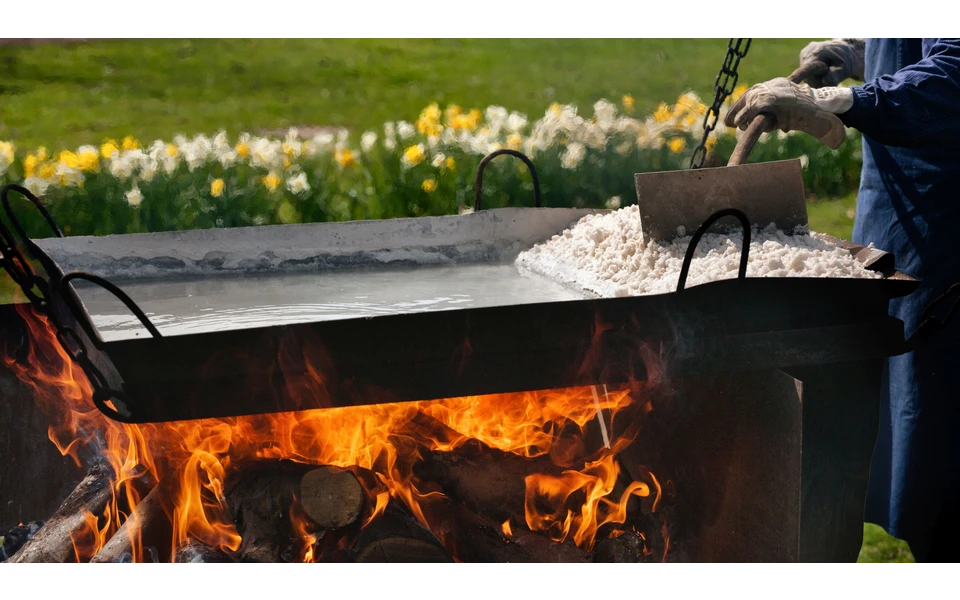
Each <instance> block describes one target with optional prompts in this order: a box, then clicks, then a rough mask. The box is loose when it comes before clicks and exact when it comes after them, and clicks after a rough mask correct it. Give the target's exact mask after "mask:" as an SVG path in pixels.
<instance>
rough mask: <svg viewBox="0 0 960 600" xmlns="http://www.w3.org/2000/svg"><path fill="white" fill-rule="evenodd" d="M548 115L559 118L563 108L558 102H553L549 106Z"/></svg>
mask: <svg viewBox="0 0 960 600" xmlns="http://www.w3.org/2000/svg"><path fill="white" fill-rule="evenodd" d="M549 110H550V114H551V115H553V116H554V117H559V116H560V115H561V114H562V113H563V108H562V107H561V106H560V103H559V102H554V103H553V104H551V105H550V109H549Z"/></svg>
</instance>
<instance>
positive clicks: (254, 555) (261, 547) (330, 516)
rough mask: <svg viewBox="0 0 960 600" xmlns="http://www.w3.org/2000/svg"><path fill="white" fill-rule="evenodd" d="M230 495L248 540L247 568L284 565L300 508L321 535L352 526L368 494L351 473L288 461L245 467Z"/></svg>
mask: <svg viewBox="0 0 960 600" xmlns="http://www.w3.org/2000/svg"><path fill="white" fill-rule="evenodd" d="M224 494H225V496H226V498H227V505H228V506H229V508H230V510H231V512H232V514H233V519H234V522H235V523H236V526H237V531H238V532H239V533H240V537H241V539H242V542H241V545H240V549H239V555H240V559H241V560H242V561H247V562H276V561H278V560H280V559H281V553H282V551H283V549H284V548H285V547H286V546H287V545H288V542H289V540H290V538H291V535H292V533H291V528H290V506H291V505H292V504H293V503H294V502H298V503H300V505H301V508H302V509H303V512H304V513H305V514H306V516H307V518H308V519H310V520H311V521H312V522H313V524H314V525H315V526H316V528H318V529H321V528H337V527H344V526H346V525H349V524H350V523H353V522H354V521H355V520H356V519H357V516H358V515H359V514H360V511H361V509H362V508H363V490H362V489H361V487H360V484H359V483H358V482H357V479H356V477H355V476H354V475H353V473H351V472H350V471H346V470H342V469H337V468H335V467H326V466H316V465H304V464H300V463H294V462H291V461H287V460H276V461H275V460H262V461H255V462H253V463H248V464H243V465H239V466H238V468H237V470H236V473H235V475H233V476H229V477H228V479H227V483H226V486H225V490H224Z"/></svg>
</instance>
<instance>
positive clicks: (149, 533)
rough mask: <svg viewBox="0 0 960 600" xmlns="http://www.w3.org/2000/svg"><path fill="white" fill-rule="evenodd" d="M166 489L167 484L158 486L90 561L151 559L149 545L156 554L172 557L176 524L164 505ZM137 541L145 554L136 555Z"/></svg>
mask: <svg viewBox="0 0 960 600" xmlns="http://www.w3.org/2000/svg"><path fill="white" fill-rule="evenodd" d="M166 489H167V486H165V485H158V486H156V487H154V488H153V489H152V490H151V491H150V493H149V494H147V496H146V497H145V498H144V499H143V500H141V501H140V503H139V504H137V507H136V509H135V510H134V511H133V512H132V513H131V514H130V516H129V517H127V520H126V521H124V523H123V525H121V526H120V529H118V530H117V532H116V533H115V534H113V536H112V537H111V538H110V540H109V541H107V543H106V544H104V545H103V548H101V549H100V551H99V552H97V554H96V556H94V557H93V558H91V559H90V562H92V563H109V562H131V561H133V560H144V561H146V560H149V558H148V555H149V554H150V552H149V551H148V549H149V548H153V549H154V550H153V553H154V554H156V555H157V556H168V555H169V548H170V538H171V535H172V525H171V523H170V518H169V517H168V516H167V514H166V512H164V510H163V506H162V505H161V494H163V493H164V491H165V490H166ZM135 540H136V541H135ZM135 544H136V545H137V546H139V548H140V549H141V551H142V553H143V556H138V557H134V556H133V552H134V545H135Z"/></svg>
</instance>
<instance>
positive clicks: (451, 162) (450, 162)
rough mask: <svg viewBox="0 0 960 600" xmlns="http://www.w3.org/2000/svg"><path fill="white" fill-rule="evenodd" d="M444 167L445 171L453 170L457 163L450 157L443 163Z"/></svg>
mask: <svg viewBox="0 0 960 600" xmlns="http://www.w3.org/2000/svg"><path fill="white" fill-rule="evenodd" d="M444 166H445V167H446V168H447V169H453V168H455V167H456V166H457V161H455V160H453V157H452V156H448V157H447V160H446V162H445V163H444Z"/></svg>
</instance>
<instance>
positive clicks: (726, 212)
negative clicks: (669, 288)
mask: <svg viewBox="0 0 960 600" xmlns="http://www.w3.org/2000/svg"><path fill="white" fill-rule="evenodd" d="M728 216H733V217H736V218H737V219H738V220H739V221H740V225H742V226H743V244H742V245H741V246H740V270H739V271H738V272H737V278H738V279H745V278H746V276H747V261H748V260H749V257H750V221H749V219H747V215H745V214H744V213H743V211H741V210H738V209H736V208H724V209H722V210H718V211H717V212H715V213H713V214H712V215H710V216H709V217H708V218H707V220H706V221H704V222H703V224H702V225H700V227H698V228H697V232H696V233H694V234H693V239H691V240H690V244H689V245H688V246H687V252H686V254H684V256H683V266H682V267H680V278H679V279H678V280H677V293H678V294H679V293H680V292H682V291H683V289H684V286H685V285H686V283H687V274H688V273H689V272H690V263H691V262H692V261H693V253H694V252H696V250H697V244H699V243H700V238H702V237H703V234H705V233H706V232H707V229H709V228H710V226H711V225H713V224H714V223H716V222H717V221H719V220H720V219H722V218H724V217H728Z"/></svg>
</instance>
